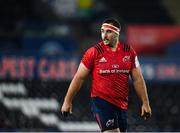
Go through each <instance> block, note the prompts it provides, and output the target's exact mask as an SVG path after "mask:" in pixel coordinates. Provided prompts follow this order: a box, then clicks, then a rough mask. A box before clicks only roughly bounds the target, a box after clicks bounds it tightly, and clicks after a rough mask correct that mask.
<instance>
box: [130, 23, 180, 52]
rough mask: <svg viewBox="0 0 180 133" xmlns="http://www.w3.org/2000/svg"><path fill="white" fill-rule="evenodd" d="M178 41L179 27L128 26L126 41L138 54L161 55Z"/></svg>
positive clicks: (179, 36)
mask: <svg viewBox="0 0 180 133" xmlns="http://www.w3.org/2000/svg"><path fill="white" fill-rule="evenodd" d="M178 39H180V26H170V25H129V26H128V30H127V41H128V43H129V44H131V45H132V46H133V48H134V49H135V50H136V51H137V53H140V54H162V53H164V51H165V50H166V48H167V46H169V45H170V44H171V43H173V42H175V41H176V40H178Z"/></svg>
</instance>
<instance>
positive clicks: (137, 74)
mask: <svg viewBox="0 0 180 133" xmlns="http://www.w3.org/2000/svg"><path fill="white" fill-rule="evenodd" d="M131 77H132V79H133V85H134V88H135V91H136V93H137V95H138V96H139V98H140V99H141V102H142V108H141V115H144V113H145V112H149V113H150V114H151V107H150V105H149V98H148V94H147V88H146V84H145V81H144V78H143V76H142V73H141V70H140V68H139V67H138V68H134V69H133V70H132V74H131Z"/></svg>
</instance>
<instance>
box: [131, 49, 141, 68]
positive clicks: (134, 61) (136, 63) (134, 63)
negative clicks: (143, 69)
mask: <svg viewBox="0 0 180 133" xmlns="http://www.w3.org/2000/svg"><path fill="white" fill-rule="evenodd" d="M131 56H132V67H131V70H132V69H134V68H137V67H139V66H140V64H139V60H138V57H137V54H136V51H135V50H134V49H133V48H131Z"/></svg>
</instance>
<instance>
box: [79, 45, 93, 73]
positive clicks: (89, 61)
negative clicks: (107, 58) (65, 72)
mask: <svg viewBox="0 0 180 133" xmlns="http://www.w3.org/2000/svg"><path fill="white" fill-rule="evenodd" d="M94 59H95V49H94V48H93V47H92V48H90V49H88V50H87V51H86V52H85V54H84V56H83V58H82V60H81V62H82V63H83V64H84V65H85V66H86V68H88V69H89V70H91V69H92V67H93V64H94Z"/></svg>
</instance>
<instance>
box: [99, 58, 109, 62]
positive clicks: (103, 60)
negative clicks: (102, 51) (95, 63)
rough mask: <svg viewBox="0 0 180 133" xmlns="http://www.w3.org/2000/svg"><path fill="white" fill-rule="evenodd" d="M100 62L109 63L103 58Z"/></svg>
mask: <svg viewBox="0 0 180 133" xmlns="http://www.w3.org/2000/svg"><path fill="white" fill-rule="evenodd" d="M99 62H107V60H106V59H105V58H104V57H102V58H101V59H100V60H99Z"/></svg>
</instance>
